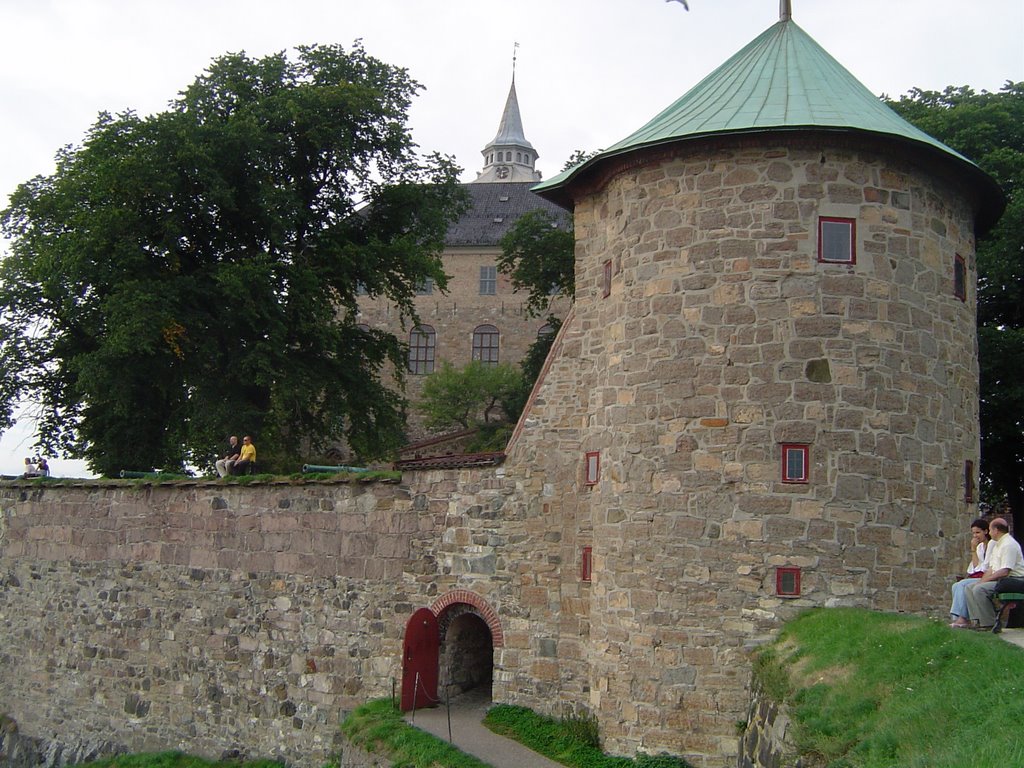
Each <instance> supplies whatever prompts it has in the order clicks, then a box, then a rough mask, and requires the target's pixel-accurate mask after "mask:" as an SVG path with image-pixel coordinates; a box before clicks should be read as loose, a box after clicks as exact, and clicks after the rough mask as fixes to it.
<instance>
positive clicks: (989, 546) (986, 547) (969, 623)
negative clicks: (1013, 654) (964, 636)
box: [949, 517, 1024, 629]
mask: <svg viewBox="0 0 1024 768" xmlns="http://www.w3.org/2000/svg"><path fill="white" fill-rule="evenodd" d="M990 538H991V540H989V539H990ZM971 545H972V547H973V550H972V557H971V565H970V566H969V567H968V569H967V578H965V579H961V580H960V581H958V582H957V583H956V584H954V585H953V605H952V606H951V607H950V609H949V612H950V615H952V617H953V623H952V624H950V625H949V626H951V627H953V628H954V629H970V628H973V629H991V628H992V627H993V626H994V625H995V624H996V609H995V606H994V605H993V604H992V597H993V596H994V595H995V593H996V586H997V585H998V584H999V580H1000V579H1003V578H1006V577H1007V576H1016V577H1020V576H1024V554H1021V549H1020V544H1018V543H1017V540H1016V539H1014V538H1013V536H1011V535H1010V527H1009V525H1007V523H1006V520H1005V519H1004V518H1002V517H997V518H995V519H994V520H992V521H990V522H988V523H986V522H985V521H984V520H982V519H980V518H979V519H978V520H975V521H974V522H973V523H971Z"/></svg>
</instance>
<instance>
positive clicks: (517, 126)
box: [473, 43, 540, 182]
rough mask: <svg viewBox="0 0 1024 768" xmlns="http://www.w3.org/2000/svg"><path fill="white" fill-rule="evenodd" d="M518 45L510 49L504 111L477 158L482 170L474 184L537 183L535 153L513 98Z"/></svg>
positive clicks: (538, 176)
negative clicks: (508, 77) (510, 79)
mask: <svg viewBox="0 0 1024 768" xmlns="http://www.w3.org/2000/svg"><path fill="white" fill-rule="evenodd" d="M518 48H519V43H515V45H514V47H513V49H512V85H511V87H510V88H509V89H508V96H507V97H506V98H505V109H504V111H503V112H502V113H501V122H500V123H498V133H497V134H496V135H495V137H494V138H493V139H491V141H490V143H488V144H487V146H486V147H484V148H483V151H482V153H481V154H483V156H484V168H483V170H482V171H481V172H480V173H479V174H477V177H476V178H475V179H474V180H473V181H474V182H497V181H540V173H539V172H538V171H537V170H535V167H534V164H535V163H536V162H537V157H538V155H537V150H535V149H534V148H533V145H532V144H531V143H530V142H529V141H527V139H526V134H525V132H524V131H523V119H522V117H521V116H520V114H519V97H518V96H517V95H516V51H517V49H518Z"/></svg>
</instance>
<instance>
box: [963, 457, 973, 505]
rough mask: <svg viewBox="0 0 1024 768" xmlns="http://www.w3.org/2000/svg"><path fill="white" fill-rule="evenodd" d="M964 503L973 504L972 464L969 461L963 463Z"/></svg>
mask: <svg viewBox="0 0 1024 768" xmlns="http://www.w3.org/2000/svg"><path fill="white" fill-rule="evenodd" d="M964 501H966V502H967V503H968V504H971V503H973V502H974V462H973V461H971V460H970V459H968V460H967V461H965V462H964Z"/></svg>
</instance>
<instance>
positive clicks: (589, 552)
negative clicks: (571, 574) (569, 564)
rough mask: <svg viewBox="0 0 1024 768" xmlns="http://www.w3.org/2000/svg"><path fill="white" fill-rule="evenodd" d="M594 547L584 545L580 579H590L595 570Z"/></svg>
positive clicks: (581, 554)
mask: <svg viewBox="0 0 1024 768" xmlns="http://www.w3.org/2000/svg"><path fill="white" fill-rule="evenodd" d="M593 564H594V548H593V547H584V548H583V552H581V553H580V581H590V575H591V573H592V572H593Z"/></svg>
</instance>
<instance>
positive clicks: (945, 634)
mask: <svg viewBox="0 0 1024 768" xmlns="http://www.w3.org/2000/svg"><path fill="white" fill-rule="evenodd" d="M755 668H756V670H757V674H758V675H759V676H761V679H762V680H764V686H765V690H766V692H768V693H769V694H770V695H772V696H773V697H775V698H776V699H780V700H784V701H785V702H786V704H787V705H788V707H789V710H790V715H791V716H792V717H793V719H794V721H795V724H794V730H793V734H794V737H795V740H796V743H797V746H798V747H799V748H800V750H801V751H802V752H803V754H804V755H807V756H809V757H810V758H812V759H813V760H815V761H816V762H814V763H813V764H815V765H818V764H820V765H822V766H828V768H893V766H899V768H991V767H992V766H1011V765H1024V740H1022V739H1021V737H1020V733H1019V729H1020V723H1022V722H1024V649H1021V648H1018V647H1016V646H1014V645H1011V644H1009V643H1007V642H1005V641H1004V640H1002V639H1000V638H998V637H996V636H995V635H992V634H990V633H978V632H969V631H961V630H952V629H950V628H949V627H948V626H946V624H945V623H944V622H936V621H933V620H928V619H922V618H919V617H911V616H904V615H898V614H889V613H874V612H870V611H864V610H856V609H845V608H833V609H817V610H813V611H809V612H807V613H805V614H803V615H801V616H799V617H798V618H797V619H795V620H793V621H791V622H789V623H788V624H787V625H786V626H785V627H784V629H783V631H782V633H781V635H780V637H779V639H778V641H777V642H776V643H774V644H773V645H772V646H769V647H768V648H766V649H764V650H763V651H762V652H761V654H760V657H759V658H758V659H757V660H756V662H755Z"/></svg>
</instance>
